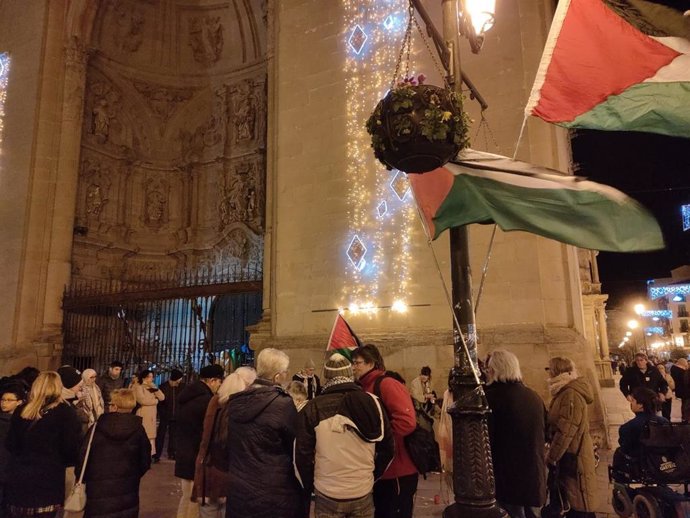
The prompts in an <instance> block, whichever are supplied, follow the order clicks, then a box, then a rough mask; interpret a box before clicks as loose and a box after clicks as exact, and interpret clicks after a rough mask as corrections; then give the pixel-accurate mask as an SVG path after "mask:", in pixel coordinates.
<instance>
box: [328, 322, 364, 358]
mask: <svg viewBox="0 0 690 518" xmlns="http://www.w3.org/2000/svg"><path fill="white" fill-rule="evenodd" d="M361 346H362V342H360V341H359V338H357V335H356V334H355V332H354V331H353V330H352V328H351V327H350V326H349V325H348V323H347V322H346V321H345V319H344V318H343V316H342V315H341V314H340V313H338V314H337V315H336V316H335V322H333V329H332V330H331V336H330V338H329V339H328V345H327V346H326V356H330V355H331V354H333V353H340V354H342V355H343V356H345V358H347V359H348V360H350V361H352V351H354V350H355V349H357V347H361Z"/></svg>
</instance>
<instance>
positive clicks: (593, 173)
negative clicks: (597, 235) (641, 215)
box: [572, 130, 690, 308]
mask: <svg viewBox="0 0 690 518" xmlns="http://www.w3.org/2000/svg"><path fill="white" fill-rule="evenodd" d="M572 149H573V161H574V162H575V168H576V174H578V175H580V176H585V177H588V178H589V179H591V180H594V181H597V182H601V183H605V184H607V185H611V186H613V187H616V188H617V189H620V190H621V191H623V192H625V193H626V194H628V195H630V196H631V197H633V198H635V199H636V200H637V201H639V202H640V203H641V204H642V205H644V206H645V207H647V208H648V209H649V210H650V211H651V212H652V213H653V214H654V215H655V216H656V218H657V221H658V222H659V224H660V225H661V229H662V231H663V233H664V239H665V241H666V250H663V251H659V252H654V253H644V254H620V253H610V252H602V253H600V254H599V271H600V276H601V281H602V284H603V286H602V292H603V293H608V294H609V302H608V304H607V306H608V307H610V308H615V307H618V306H620V305H627V304H629V303H631V302H632V299H633V298H634V296H635V295H637V297H644V296H645V291H646V289H645V282H646V280H647V279H652V278H655V277H670V274H671V272H670V270H671V269H672V268H676V267H678V266H681V265H683V264H690V230H688V231H686V232H683V225H682V219H681V212H680V210H681V209H680V207H681V205H685V204H690V139H682V138H672V137H666V136H663V135H655V134H651V133H633V132H608V131H594V130H579V131H577V132H574V134H573V138H572Z"/></svg>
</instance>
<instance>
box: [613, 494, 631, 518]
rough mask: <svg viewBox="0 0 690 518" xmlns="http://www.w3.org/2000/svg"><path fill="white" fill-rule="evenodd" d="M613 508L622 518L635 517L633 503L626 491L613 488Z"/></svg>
mask: <svg viewBox="0 0 690 518" xmlns="http://www.w3.org/2000/svg"><path fill="white" fill-rule="evenodd" d="M611 506H612V507H613V510H614V511H615V513H616V514H617V515H618V516H620V517H621V518H630V517H631V516H632V515H633V503H632V500H630V496H629V495H628V493H627V491H625V489H620V488H619V487H615V486H614V487H613V495H612V497H611Z"/></svg>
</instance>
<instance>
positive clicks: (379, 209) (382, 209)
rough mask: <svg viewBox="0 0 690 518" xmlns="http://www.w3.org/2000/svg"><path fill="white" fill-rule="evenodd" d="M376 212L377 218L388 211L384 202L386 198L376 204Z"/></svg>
mask: <svg viewBox="0 0 690 518" xmlns="http://www.w3.org/2000/svg"><path fill="white" fill-rule="evenodd" d="M376 212H377V214H378V215H379V218H382V217H384V216H385V215H386V213H387V212H388V204H387V203H386V200H383V201H382V202H381V203H379V204H378V206H377V207H376Z"/></svg>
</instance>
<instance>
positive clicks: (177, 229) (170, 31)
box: [65, 0, 266, 280]
mask: <svg viewBox="0 0 690 518" xmlns="http://www.w3.org/2000/svg"><path fill="white" fill-rule="evenodd" d="M262 2H263V0H256V1H255V0H252V1H251V2H247V5H249V4H251V8H250V7H247V9H248V11H247V13H246V14H245V13H244V11H241V12H240V11H236V10H235V8H234V6H233V5H232V2H230V3H227V2H226V3H214V4H213V6H210V5H207V3H205V2H202V3H201V4H203V5H199V2H178V1H177V0H174V1H172V2H167V1H166V2H160V1H159V0H145V1H141V0H108V1H107V2H103V3H102V6H101V7H99V12H98V15H97V17H96V18H97V20H99V22H98V23H97V24H96V26H95V28H94V40H93V41H91V42H89V44H90V45H93V46H94V50H93V54H91V53H90V52H88V51H87V49H86V48H84V46H83V45H76V44H75V45H72V46H71V47H69V48H68V45H69V42H68V43H67V44H66V48H65V49H66V52H67V54H68V55H67V58H68V62H69V63H70V66H72V67H74V68H78V67H82V68H81V69H82V70H83V73H84V74H85V75H86V88H85V89H83V91H85V95H84V97H83V99H80V100H78V102H75V103H74V104H75V106H77V105H78V106H79V109H83V112H82V114H83V127H82V163H81V170H80V179H79V182H80V183H79V191H78V202H77V214H76V220H75V238H74V239H75V246H74V248H73V264H74V265H75V275H77V276H82V277H87V278H91V277H94V278H96V277H99V276H100V277H108V278H117V279H121V280H127V279H128V278H134V277H137V278H141V276H142V273H143V274H145V276H146V275H151V274H153V273H155V272H158V273H160V272H161V271H166V269H170V268H178V267H185V268H188V267H197V266H198V267H201V266H202V265H203V266H204V267H206V268H207V269H209V270H212V269H214V268H217V267H222V266H223V265H231V264H236V265H244V266H246V265H247V264H252V265H255V266H256V267H257V268H260V267H261V266H262V253H263V237H262V232H263V226H264V222H263V217H264V216H263V213H264V205H265V185H264V184H265V179H264V175H265V164H264V162H265V150H264V147H265V144H264V142H265V131H266V94H265V81H266V75H265V74H266V70H265V66H263V67H262V66H261V61H260V60H261V59H262V58H263V57H264V56H265V54H264V53H265V50H263V49H260V48H258V47H257V49H256V52H250V51H251V49H253V48H254V47H253V46H256V45H260V42H265V34H264V32H265V27H262V26H261V14H260V13H259V12H257V9H259V6H260V7H261V9H262V10H263V9H264V7H265V3H262ZM249 11H251V12H249ZM237 16H242V17H243V19H242V20H237ZM246 17H248V18H246ZM245 18H246V19H245ZM236 23H241V24H244V25H243V26H245V25H246V24H250V25H251V26H252V27H254V26H256V28H257V33H256V34H257V36H256V38H255V39H256V42H258V43H256V44H255V43H254V39H252V41H251V42H247V43H245V42H244V40H243V39H242V38H241V37H240V35H238V34H235V33H231V32H229V31H230V27H236ZM226 29H227V31H228V32H226ZM233 30H234V29H233ZM240 40H242V41H241V45H240ZM77 43H78V42H77ZM226 43H227V45H228V46H227V47H225V44H226ZM243 45H244V46H246V48H245V47H243ZM247 49H249V50H247ZM89 56H90V57H89ZM254 60H258V61H254ZM221 64H222V66H221ZM248 64H251V67H250V68H247V65H248ZM202 67H204V68H205V69H206V70H205V72H204V73H203V74H200V73H199V72H200V70H202ZM249 74H253V75H251V76H250V75H249ZM81 77H82V78H83V77H84V76H83V75H82V76H81ZM80 84H81V85H84V82H83V79H82V82H80ZM75 92H78V90H76V89H75ZM81 225H83V229H82V228H79V227H80V226H81ZM82 230H83V233H82ZM175 254H178V255H179V256H180V257H182V258H183V259H184V260H185V261H186V262H185V264H180V263H179V260H178V259H173V257H172V256H173V255H175Z"/></svg>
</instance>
